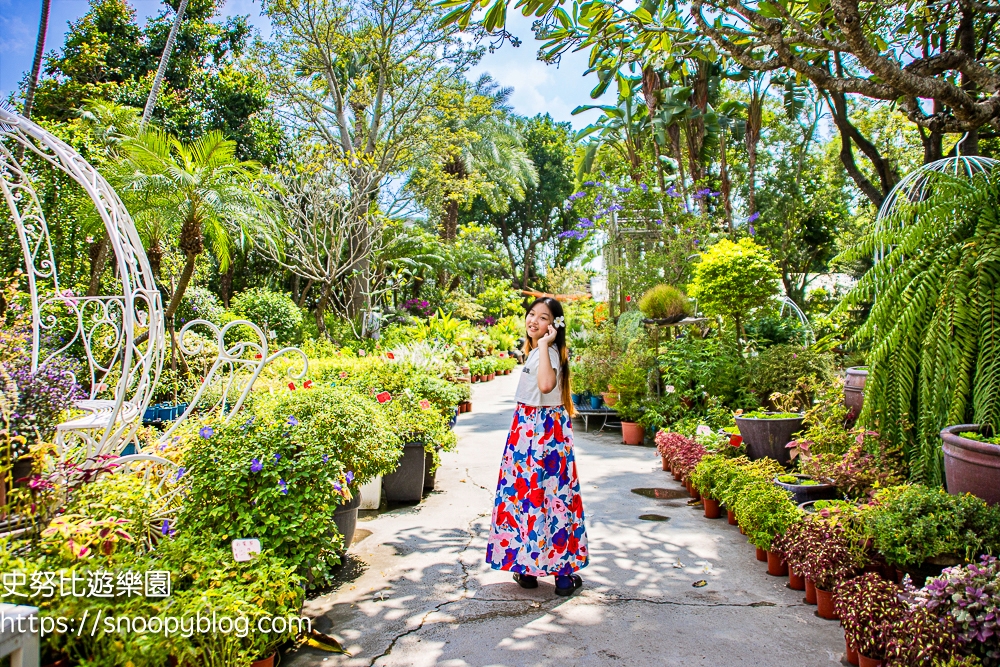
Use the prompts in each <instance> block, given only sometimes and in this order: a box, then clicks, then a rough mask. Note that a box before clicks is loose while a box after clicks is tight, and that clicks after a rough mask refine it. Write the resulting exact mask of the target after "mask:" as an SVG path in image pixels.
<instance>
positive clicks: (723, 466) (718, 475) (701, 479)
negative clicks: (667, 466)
mask: <svg viewBox="0 0 1000 667" xmlns="http://www.w3.org/2000/svg"><path fill="white" fill-rule="evenodd" d="M731 468H732V463H730V461H729V459H727V458H725V457H724V456H720V455H718V454H709V455H708V456H706V457H704V458H703V459H702V460H701V461H699V462H698V465H697V466H695V468H694V470H693V471H692V472H691V484H692V485H694V488H696V489H698V492H699V493H700V494H701V495H702V496H703V497H705V498H712V499H717V498H718V496H717V495H716V494H717V493H718V488H717V487H718V486H719V485H720V484H722V483H723V482H724V481H727V480H728V479H729V477H728V474H729V471H730V469H731Z"/></svg>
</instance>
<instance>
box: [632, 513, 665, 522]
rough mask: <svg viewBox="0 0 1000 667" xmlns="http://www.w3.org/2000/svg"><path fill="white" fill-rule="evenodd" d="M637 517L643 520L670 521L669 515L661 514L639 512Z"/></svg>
mask: <svg viewBox="0 0 1000 667" xmlns="http://www.w3.org/2000/svg"><path fill="white" fill-rule="evenodd" d="M639 518H640V519H642V520H643V521H670V517H669V516H663V515H662V514H640V515H639Z"/></svg>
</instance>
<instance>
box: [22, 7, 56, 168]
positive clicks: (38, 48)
mask: <svg viewBox="0 0 1000 667" xmlns="http://www.w3.org/2000/svg"><path fill="white" fill-rule="evenodd" d="M51 4H52V0H42V16H41V18H40V19H39V20H38V37H37V38H36V39H35V59H34V61H32V63H31V76H30V77H28V87H27V88H26V89H25V91H24V110H23V111H22V113H21V115H22V116H24V117H25V118H29V119H30V118H31V107H32V106H33V105H34V102H35V89H36V88H37V87H38V77H39V75H40V74H41V72H42V57H43V56H44V55H45V33H47V32H48V30H49V6H50V5H51ZM19 150H21V151H22V157H23V150H24V148H23V147H22V148H20V149H19ZM18 161H20V158H18Z"/></svg>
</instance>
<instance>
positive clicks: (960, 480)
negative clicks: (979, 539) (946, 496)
mask: <svg viewBox="0 0 1000 667" xmlns="http://www.w3.org/2000/svg"><path fill="white" fill-rule="evenodd" d="M941 440H942V442H943V444H942V449H943V451H944V478H945V482H946V484H947V485H948V491H949V492H950V493H954V494H962V493H971V494H973V495H975V496H979V497H980V498H982V499H983V500H985V501H986V502H988V503H990V504H991V505H996V504H1000V436H995V435H993V429H992V428H989V427H983V426H980V425H978V424H960V425H958V426H949V427H948V428H946V429H944V430H943V431H941Z"/></svg>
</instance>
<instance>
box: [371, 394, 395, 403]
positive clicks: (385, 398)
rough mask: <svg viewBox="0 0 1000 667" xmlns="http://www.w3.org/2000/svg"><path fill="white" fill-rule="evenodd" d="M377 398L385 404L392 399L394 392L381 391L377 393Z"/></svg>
mask: <svg viewBox="0 0 1000 667" xmlns="http://www.w3.org/2000/svg"><path fill="white" fill-rule="evenodd" d="M375 400H377V401H378V402H379V403H381V404H383V405H384V404H386V403H388V402H389V401H391V400H392V394H390V393H389V392H387V391H383V392H379V393H378V394H375Z"/></svg>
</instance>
